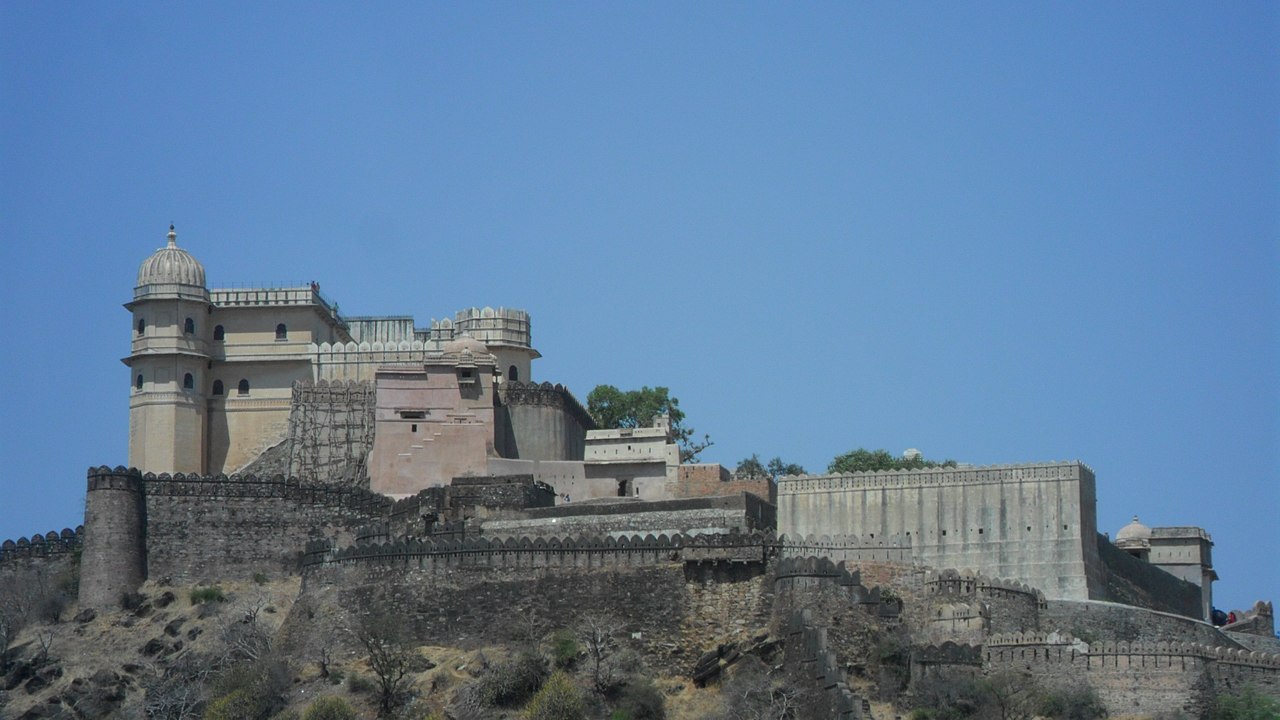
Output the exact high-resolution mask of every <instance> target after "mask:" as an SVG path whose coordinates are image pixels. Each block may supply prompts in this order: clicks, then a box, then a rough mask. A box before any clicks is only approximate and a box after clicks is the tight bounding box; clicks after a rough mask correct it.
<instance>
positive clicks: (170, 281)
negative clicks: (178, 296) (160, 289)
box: [138, 225, 204, 288]
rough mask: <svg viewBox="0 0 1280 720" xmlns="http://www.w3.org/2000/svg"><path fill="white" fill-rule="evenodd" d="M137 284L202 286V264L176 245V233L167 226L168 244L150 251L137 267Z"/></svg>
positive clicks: (171, 227)
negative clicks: (150, 253)
mask: <svg viewBox="0 0 1280 720" xmlns="http://www.w3.org/2000/svg"><path fill="white" fill-rule="evenodd" d="M138 285H139V286H142V285H195V286H198V287H202V288H203V287H204V266H203V265H201V264H200V261H198V260H196V259H195V258H194V257H191V253H189V252H187V251H186V250H183V249H182V248H180V247H178V233H176V232H174V230H173V226H172V225H170V226H169V244H168V245H166V246H165V247H162V248H160V249H159V250H157V251H155V252H154V253H152V255H151V257H149V258H147V259H146V260H143V261H142V265H141V267H139V268H138Z"/></svg>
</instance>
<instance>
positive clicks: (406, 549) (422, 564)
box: [303, 527, 773, 572]
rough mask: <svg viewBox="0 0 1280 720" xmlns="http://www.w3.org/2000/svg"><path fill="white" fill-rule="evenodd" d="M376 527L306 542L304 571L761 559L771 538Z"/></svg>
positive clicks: (594, 564)
mask: <svg viewBox="0 0 1280 720" xmlns="http://www.w3.org/2000/svg"><path fill="white" fill-rule="evenodd" d="M379 530H380V528H376V527H375V528H370V529H369V530H367V531H366V532H367V533H368V534H367V537H368V538H369V539H370V540H375V541H374V542H370V543H367V544H359V545H352V546H349V547H346V548H342V549H337V548H334V547H333V546H332V544H331V543H329V542H328V541H325V540H320V541H311V542H308V543H307V547H306V552H305V555H304V559H303V570H304V572H307V571H315V570H318V569H320V568H322V567H325V566H342V565H363V564H372V565H377V566H387V565H400V566H402V567H406V568H417V569H425V570H442V571H443V570H447V569H451V568H457V567H478V568H566V569H570V568H594V567H616V566H640V565H655V564H663V563H669V562H694V563H700V562H758V563H763V562H764V561H765V558H766V556H767V550H768V548H769V546H770V544H771V542H772V540H773V538H772V537H771V536H769V535H767V534H760V533H751V534H730V535H697V536H690V535H679V534H677V535H665V534H663V535H657V536H655V535H652V534H650V535H645V536H643V537H642V536H640V535H633V536H630V537H620V538H614V537H609V536H601V537H588V536H579V537H576V538H575V537H551V538H545V537H534V538H530V537H527V536H525V537H518V538H517V537H508V538H489V537H483V536H470V537H461V538H458V537H456V536H455V537H448V536H445V537H439V536H436V537H425V538H402V539H398V540H395V541H388V542H376V539H377V538H378V537H379V534H378V533H379Z"/></svg>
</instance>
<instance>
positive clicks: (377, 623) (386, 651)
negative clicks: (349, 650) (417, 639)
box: [355, 613, 414, 715]
mask: <svg viewBox="0 0 1280 720" xmlns="http://www.w3.org/2000/svg"><path fill="white" fill-rule="evenodd" d="M355 636H356V641H357V642H359V643H360V646H361V647H362V648H364V651H365V653H366V654H368V656H369V669H370V670H371V671H373V675H374V677H376V678H377V680H378V690H379V712H380V713H381V714H382V715H388V714H390V713H391V711H392V710H393V709H395V706H396V705H397V704H398V703H399V701H400V695H401V694H402V693H403V691H404V686H405V676H407V675H408V674H409V668H410V666H411V665H412V661H413V653H414V650H413V647H412V646H411V645H410V644H409V642H408V637H407V636H408V632H407V630H406V629H405V627H404V622H403V621H402V620H400V619H399V618H397V617H395V616H394V615H391V614H389V613H380V614H377V615H373V616H369V617H366V618H364V620H363V621H362V622H361V623H360V627H359V628H358V629H357V630H356V631H355Z"/></svg>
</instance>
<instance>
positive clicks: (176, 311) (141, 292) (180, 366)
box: [123, 225, 211, 474]
mask: <svg viewBox="0 0 1280 720" xmlns="http://www.w3.org/2000/svg"><path fill="white" fill-rule="evenodd" d="M168 240H169V242H168V244H167V245H166V246H165V247H162V248H160V249H159V250H156V251H155V253H153V254H152V255H151V256H150V257H148V258H147V259H146V260H144V261H143V262H142V266H141V267H139V268H138V283H137V285H136V286H135V287H134V289H133V300H132V301H131V302H128V303H125V306H124V307H125V309H127V310H129V311H130V312H131V313H132V314H133V328H132V333H133V339H132V344H131V347H130V353H129V356H128V357H126V358H124V360H123V362H124V364H125V365H127V366H129V371H130V372H129V374H130V383H129V384H130V391H129V392H130V395H129V465H130V466H132V467H136V468H139V469H141V470H142V471H144V472H156V473H161V472H171V473H177V472H181V473H197V474H199V473H204V472H205V470H206V468H205V438H206V433H205V426H206V422H207V413H208V396H207V389H206V383H207V377H206V376H207V374H208V369H209V366H210V355H209V342H210V337H211V330H210V328H209V322H208V318H209V314H210V312H211V304H210V302H209V290H208V288H206V287H205V278H204V267H203V266H202V265H201V264H200V263H199V262H198V261H196V259H195V258H194V257H192V256H191V254H190V253H188V252H187V251H186V250H183V249H182V248H180V247H178V235H177V233H176V232H175V231H174V228H173V226H172V225H170V226H169V235H168Z"/></svg>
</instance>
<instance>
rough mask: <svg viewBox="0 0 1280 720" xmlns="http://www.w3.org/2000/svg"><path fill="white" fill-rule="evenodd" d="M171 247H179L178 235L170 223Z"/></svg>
mask: <svg viewBox="0 0 1280 720" xmlns="http://www.w3.org/2000/svg"><path fill="white" fill-rule="evenodd" d="M169 247H178V233H176V232H174V230H173V223H169Z"/></svg>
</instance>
